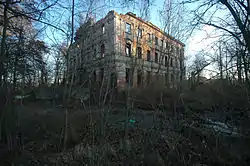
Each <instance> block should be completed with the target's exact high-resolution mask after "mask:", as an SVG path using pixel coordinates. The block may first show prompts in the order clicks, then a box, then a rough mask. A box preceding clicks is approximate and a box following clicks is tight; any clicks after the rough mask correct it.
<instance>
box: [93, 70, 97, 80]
mask: <svg viewBox="0 0 250 166" xmlns="http://www.w3.org/2000/svg"><path fill="white" fill-rule="evenodd" d="M93 81H94V82H96V71H93Z"/></svg>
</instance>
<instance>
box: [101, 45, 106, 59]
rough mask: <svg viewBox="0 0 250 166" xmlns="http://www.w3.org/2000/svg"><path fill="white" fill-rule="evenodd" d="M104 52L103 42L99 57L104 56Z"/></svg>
mask: <svg viewBox="0 0 250 166" xmlns="http://www.w3.org/2000/svg"><path fill="white" fill-rule="evenodd" d="M104 54H105V46H104V44H102V45H101V57H104Z"/></svg>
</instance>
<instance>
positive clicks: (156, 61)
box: [155, 52, 158, 63]
mask: <svg viewBox="0 0 250 166" xmlns="http://www.w3.org/2000/svg"><path fill="white" fill-rule="evenodd" d="M155 63H158V53H157V52H156V53H155Z"/></svg>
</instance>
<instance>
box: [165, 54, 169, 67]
mask: <svg viewBox="0 0 250 166" xmlns="http://www.w3.org/2000/svg"><path fill="white" fill-rule="evenodd" d="M167 66H168V57H167V56H165V67H167Z"/></svg>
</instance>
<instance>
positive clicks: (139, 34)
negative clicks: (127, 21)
mask: <svg viewBox="0 0 250 166" xmlns="http://www.w3.org/2000/svg"><path fill="white" fill-rule="evenodd" d="M138 38H142V30H141V29H140V28H138Z"/></svg>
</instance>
